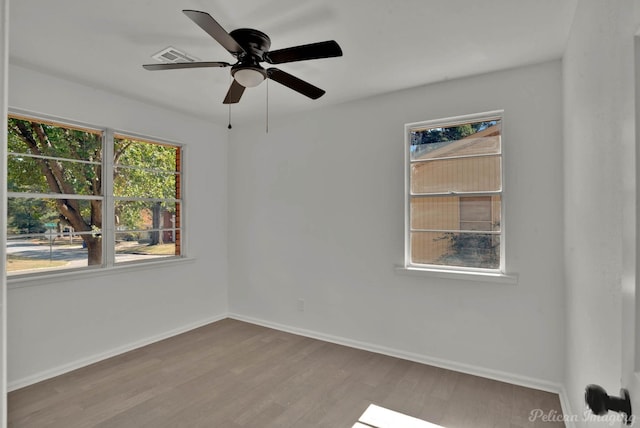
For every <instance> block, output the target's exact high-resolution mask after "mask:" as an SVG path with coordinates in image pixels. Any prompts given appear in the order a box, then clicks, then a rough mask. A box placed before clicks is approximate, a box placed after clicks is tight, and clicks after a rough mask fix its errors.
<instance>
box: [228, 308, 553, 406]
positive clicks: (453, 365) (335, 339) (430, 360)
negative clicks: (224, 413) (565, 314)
mask: <svg viewBox="0 0 640 428" xmlns="http://www.w3.org/2000/svg"><path fill="white" fill-rule="evenodd" d="M228 316H229V318H233V319H236V320H238V321H244V322H248V323H251V324H256V325H261V326H263V327H268V328H273V329H275V330H280V331H284V332H287V333H293V334H297V335H300V336H305V337H310V338H313V339H318V340H323V341H325V342H331V343H335V344H338V345H344V346H349V347H351V348H356V349H362V350H364V351H370V352H375V353H378V354H383V355H388V356H390V357H396V358H402V359H404V360H409V361H414V362H416V363H421V364H427V365H430V366H435V367H440V368H443V369H447V370H453V371H456V372H461V373H466V374H470V375H473V376H480V377H484V378H487V379H493V380H497V381H500V382H506V383H510V384H513V385H519V386H524V387H526V388H533V389H538V390H541V391H547V392H552V393H555V394H560V392H561V391H562V390H563V388H562V385H561V384H559V383H554V382H549V381H546V380H541V379H535V378H532V377H527V376H521V375H518V374H513V373H508V372H503V371H499V370H493V369H488V368H485V367H479V366H473V365H470V364H464V363H459V362H456V361H450V360H445V359H442V358H435V357H429V356H425V355H420V354H415V353H411V352H404V351H399V350H397V349H393V348H388V347H385V346H380V345H375V344H372V343H366V342H360V341H357V340H352V339H348V338H345V337H339V336H333V335H330V334H325V333H320V332H317V331H313V330H307V329H303V328H298V327H292V326H288V325H284V324H279V323H274V322H271V321H266V320H262V319H258V318H253V317H249V316H245V315H242V314H238V313H230V314H229V315H228ZM563 409H564V408H563Z"/></svg>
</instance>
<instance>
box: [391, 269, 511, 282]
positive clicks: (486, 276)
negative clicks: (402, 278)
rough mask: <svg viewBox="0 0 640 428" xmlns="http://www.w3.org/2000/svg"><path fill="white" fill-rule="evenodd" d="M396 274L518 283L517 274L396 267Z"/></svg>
mask: <svg viewBox="0 0 640 428" xmlns="http://www.w3.org/2000/svg"><path fill="white" fill-rule="evenodd" d="M395 270H396V273H397V274H400V275H409V276H418V277H423V278H424V277H431V278H444V279H461V280H465V281H478V282H491V283H494V284H513V285H516V284H517V283H518V275H517V274H506V273H491V272H467V271H458V270H447V269H426V268H417V267H406V266H396V267H395Z"/></svg>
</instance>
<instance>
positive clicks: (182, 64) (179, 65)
mask: <svg viewBox="0 0 640 428" xmlns="http://www.w3.org/2000/svg"><path fill="white" fill-rule="evenodd" d="M230 65H231V64H229V63H228V62H215V61H206V62H172V63H167V64H145V65H143V66H142V67H143V68H144V69H145V70H151V71H156V70H177V69H179V68H202V67H229V66H230Z"/></svg>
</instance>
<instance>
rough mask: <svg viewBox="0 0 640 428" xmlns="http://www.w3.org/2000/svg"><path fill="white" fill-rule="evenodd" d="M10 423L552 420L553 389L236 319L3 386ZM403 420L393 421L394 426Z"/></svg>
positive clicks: (222, 426) (305, 425)
mask: <svg viewBox="0 0 640 428" xmlns="http://www.w3.org/2000/svg"><path fill="white" fill-rule="evenodd" d="M8 400H9V401H8V408H9V427H29V428H38V427H64V428H73V427H81V428H86V427H135V428H138V427H149V428H160V427H172V428H173V427H189V428H191V427H207V428H211V427H215V428H240V427H243V428H246V427H260V428H269V427H274V428H275V427H278V428H283V427H297V428H312V427H327V428H341V427H345V428H350V427H352V426H353V424H354V423H355V422H356V421H357V420H358V417H359V416H360V415H361V414H362V413H363V412H364V411H365V409H366V408H367V406H369V404H371V403H374V404H377V405H379V406H382V407H386V408H388V409H391V410H395V411H398V412H402V413H405V414H407V415H410V416H414V417H417V418H420V419H424V420H427V421H429V422H432V423H435V424H439V425H442V426H444V427H446V428H457V427H473V428H483V427H510V428H514V427H533V426H543V427H558V426H563V424H561V423H543V422H542V421H540V420H538V421H536V422H535V423H534V422H531V421H529V415H530V412H531V411H532V410H533V409H542V410H543V411H544V412H545V413H548V412H550V411H555V412H558V413H559V414H561V410H560V403H559V400H558V396H557V395H555V394H551V393H548V392H542V391H537V390H533V389H528V388H523V387H520V386H514V385H510V384H507V383H503V382H498V381H493V380H488V379H484V378H480V377H476V376H470V375H465V374H461V373H457V372H453V371H449V370H444V369H440V368H436V367H431V366H427V365H423V364H418V363H414V362H410V361H406V360H401V359H398V358H393V357H388V356H384V355H380V354H375V353H371V352H366V351H361V350H357V349H353V348H348V347H345V346H340V345H335V344H332V343H327V342H322V341H319V340H315V339H309V338H306V337H302V336H297V335H293V334H289V333H284V332H281V331H277V330H272V329H268V328H264V327H260V326H256V325H253V324H248V323H244V322H241V321H236V320H232V319H225V320H222V321H219V322H216V323H213V324H210V325H207V326H204V327H201V328H198V329H195V330H192V331H190V332H188V333H184V334H181V335H179V336H175V337H172V338H170V339H167V340H163V341H161V342H157V343H154V344H152V345H149V346H145V347H143V348H140V349H136V350H134V351H131V352H127V353H125V354H122V355H119V356H117V357H113V358H110V359H108V360H104V361H101V362H99V363H96V364H92V365H91V366H87V367H84V368H81V369H78V370H75V371H73V372H70V373H67V374H64V375H62V376H58V377H55V378H53V379H49V380H46V381H43V382H40V383H38V384H35V385H31V386H28V387H26V388H23V389H20V390H16V391H13V392H11V393H10V394H9V399H8ZM398 428H400V427H398Z"/></svg>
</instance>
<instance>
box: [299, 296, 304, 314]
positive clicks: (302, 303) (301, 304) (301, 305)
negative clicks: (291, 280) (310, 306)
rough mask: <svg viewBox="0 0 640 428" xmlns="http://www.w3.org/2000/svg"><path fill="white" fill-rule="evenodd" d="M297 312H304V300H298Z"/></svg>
mask: <svg viewBox="0 0 640 428" xmlns="http://www.w3.org/2000/svg"><path fill="white" fill-rule="evenodd" d="M298 310H299V311H300V312H304V299H298Z"/></svg>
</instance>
